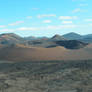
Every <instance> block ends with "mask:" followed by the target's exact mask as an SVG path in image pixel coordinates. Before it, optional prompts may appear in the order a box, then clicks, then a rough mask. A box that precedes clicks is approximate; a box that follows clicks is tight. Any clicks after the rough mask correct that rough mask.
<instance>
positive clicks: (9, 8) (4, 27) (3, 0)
mask: <svg viewBox="0 0 92 92" xmlns="http://www.w3.org/2000/svg"><path fill="white" fill-rule="evenodd" d="M91 10H92V0H0V34H1V33H16V34H19V35H21V36H48V37H49V36H53V35H55V34H60V35H63V34H65V33H69V32H76V33H80V34H83V35H85V34H92V12H91Z"/></svg>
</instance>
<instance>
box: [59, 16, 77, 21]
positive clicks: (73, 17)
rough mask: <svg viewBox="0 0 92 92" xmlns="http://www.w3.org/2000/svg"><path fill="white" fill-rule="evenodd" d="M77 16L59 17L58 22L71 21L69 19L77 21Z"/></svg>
mask: <svg viewBox="0 0 92 92" xmlns="http://www.w3.org/2000/svg"><path fill="white" fill-rule="evenodd" d="M77 18H78V17H77V16H60V17H59V19H60V20H71V19H77Z"/></svg>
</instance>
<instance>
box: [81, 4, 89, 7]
mask: <svg viewBox="0 0 92 92" xmlns="http://www.w3.org/2000/svg"><path fill="white" fill-rule="evenodd" d="M80 6H81V7H82V6H88V4H80Z"/></svg>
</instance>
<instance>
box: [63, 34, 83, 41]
mask: <svg viewBox="0 0 92 92" xmlns="http://www.w3.org/2000/svg"><path fill="white" fill-rule="evenodd" d="M63 37H64V38H66V39H69V40H77V39H81V38H82V36H81V35H79V34H77V33H73V32H71V33H68V34H65V35H63Z"/></svg>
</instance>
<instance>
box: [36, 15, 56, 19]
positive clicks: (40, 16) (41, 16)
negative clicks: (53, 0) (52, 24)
mask: <svg viewBox="0 0 92 92" xmlns="http://www.w3.org/2000/svg"><path fill="white" fill-rule="evenodd" d="M44 17H56V15H55V14H43V15H38V16H37V18H44Z"/></svg>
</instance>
